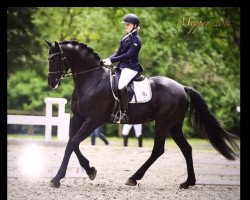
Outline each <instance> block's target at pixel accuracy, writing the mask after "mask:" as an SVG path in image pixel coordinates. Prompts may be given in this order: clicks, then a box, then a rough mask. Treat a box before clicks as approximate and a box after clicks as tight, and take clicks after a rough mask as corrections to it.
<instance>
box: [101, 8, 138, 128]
mask: <svg viewBox="0 0 250 200" xmlns="http://www.w3.org/2000/svg"><path fill="white" fill-rule="evenodd" d="M122 23H124V26H125V30H126V35H125V36H124V37H123V38H122V40H121V42H120V47H119V49H118V50H117V51H116V52H115V53H114V54H113V55H111V56H110V57H108V58H106V59H103V60H102V61H103V64H104V65H107V66H108V65H111V64H112V63H115V62H119V63H118V65H117V67H118V68H119V69H120V70H121V76H120V79H119V82H118V89H119V93H120V97H119V99H120V102H121V104H120V106H121V116H120V117H119V116H116V117H115V120H114V121H118V120H119V119H120V122H121V123H127V122H128V120H129V117H128V101H129V100H128V93H127V88H126V86H127V84H128V83H129V82H130V81H131V80H132V79H133V78H134V77H135V76H136V75H137V74H138V73H139V72H140V73H141V72H142V71H143V69H142V67H141V65H140V64H139V58H138V54H139V52H140V49H141V39H140V37H139V36H138V33H137V31H138V30H139V29H140V27H139V24H140V19H139V17H138V16H137V15H135V14H132V13H130V14H127V15H125V16H124V18H123V22H122ZM118 96H119V95H118Z"/></svg>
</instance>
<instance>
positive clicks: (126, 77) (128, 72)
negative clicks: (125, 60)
mask: <svg viewBox="0 0 250 200" xmlns="http://www.w3.org/2000/svg"><path fill="white" fill-rule="evenodd" d="M137 73H138V72H137V71H135V70H132V69H129V68H124V69H123V70H122V72H121V76H120V79H119V82H118V89H119V90H121V89H123V88H124V87H125V86H127V84H128V83H129V82H130V81H131V80H132V78H134V77H135V76H136V74H137Z"/></svg>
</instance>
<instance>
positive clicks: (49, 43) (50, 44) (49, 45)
mask: <svg viewBox="0 0 250 200" xmlns="http://www.w3.org/2000/svg"><path fill="white" fill-rule="evenodd" d="M44 40H45V42H46V43H47V45H48V47H51V46H52V43H51V42H49V41H48V40H46V39H44Z"/></svg>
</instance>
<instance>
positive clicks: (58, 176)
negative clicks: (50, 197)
mask: <svg viewBox="0 0 250 200" xmlns="http://www.w3.org/2000/svg"><path fill="white" fill-rule="evenodd" d="M72 152H73V148H72V144H71V141H70V140H69V141H68V144H67V147H66V150H65V153H64V157H63V161H62V164H61V166H60V168H59V170H58V172H57V174H56V176H55V177H54V178H53V179H52V180H51V181H50V186H51V187H60V185H61V183H60V180H61V179H62V178H64V177H65V174H66V170H67V166H68V163H69V159H70V156H71V154H72Z"/></svg>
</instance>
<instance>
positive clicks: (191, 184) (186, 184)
mask: <svg viewBox="0 0 250 200" xmlns="http://www.w3.org/2000/svg"><path fill="white" fill-rule="evenodd" d="M194 185H195V181H185V182H184V183H181V184H180V187H179V188H180V189H188V187H189V186H194Z"/></svg>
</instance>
